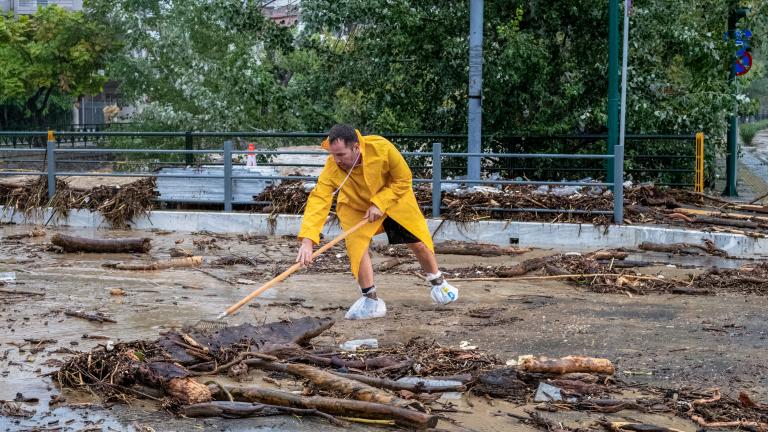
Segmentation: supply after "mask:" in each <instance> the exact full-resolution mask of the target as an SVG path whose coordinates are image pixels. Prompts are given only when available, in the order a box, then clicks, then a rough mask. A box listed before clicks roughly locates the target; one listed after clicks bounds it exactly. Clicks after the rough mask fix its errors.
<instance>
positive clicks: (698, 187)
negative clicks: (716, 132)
mask: <svg viewBox="0 0 768 432" xmlns="http://www.w3.org/2000/svg"><path fill="white" fill-rule="evenodd" d="M693 190H694V191H696V192H704V132H698V133H696V176H695V178H694V181H693Z"/></svg>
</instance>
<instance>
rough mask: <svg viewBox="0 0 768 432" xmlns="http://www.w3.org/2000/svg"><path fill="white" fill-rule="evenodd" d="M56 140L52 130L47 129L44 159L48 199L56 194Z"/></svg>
mask: <svg viewBox="0 0 768 432" xmlns="http://www.w3.org/2000/svg"><path fill="white" fill-rule="evenodd" d="M55 150H56V140H55V137H54V134H53V131H52V130H49V131H48V142H46V145H45V159H46V161H47V162H48V167H47V170H46V171H47V174H48V199H49V200H51V199H53V196H54V195H55V194H56V151H55Z"/></svg>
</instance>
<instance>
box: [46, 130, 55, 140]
mask: <svg viewBox="0 0 768 432" xmlns="http://www.w3.org/2000/svg"><path fill="white" fill-rule="evenodd" d="M55 139H56V138H55V137H54V135H53V131H52V130H48V141H53V140H55Z"/></svg>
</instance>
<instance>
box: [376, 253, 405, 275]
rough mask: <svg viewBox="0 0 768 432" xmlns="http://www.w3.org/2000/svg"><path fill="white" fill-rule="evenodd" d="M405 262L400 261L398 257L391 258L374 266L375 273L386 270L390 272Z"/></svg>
mask: <svg viewBox="0 0 768 432" xmlns="http://www.w3.org/2000/svg"><path fill="white" fill-rule="evenodd" d="M405 262H406V261H405V260H403V259H400V258H399V257H392V258H390V259H388V260H386V261H384V262H383V263H381V264H379V265H378V266H376V271H379V272H384V271H387V270H392V269H393V268H395V267H397V266H399V265H400V264H404V263H405Z"/></svg>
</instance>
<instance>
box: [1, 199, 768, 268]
mask: <svg viewBox="0 0 768 432" xmlns="http://www.w3.org/2000/svg"><path fill="white" fill-rule="evenodd" d="M0 208H2V207H0ZM49 217H50V210H46V211H45V212H40V214H36V215H33V216H32V217H30V218H28V219H25V218H24V217H23V215H19V214H12V212H11V211H9V209H5V208H2V214H1V216H0V221H2V222H6V223H7V222H13V223H18V224H42V223H45V222H46V221H47V220H48V218H49ZM52 223H55V224H56V225H59V226H70V227H77V228H105V229H106V228H108V226H107V224H106V223H105V222H104V220H103V218H102V217H101V215H99V214H98V213H92V212H90V211H84V210H75V211H72V212H70V215H69V217H68V218H67V219H66V220H58V221H53V222H52ZM300 223H301V216H298V215H279V216H277V217H275V218H274V219H270V217H269V215H266V214H256V213H223V212H188V211H162V210H158V211H153V212H151V213H150V215H149V216H148V217H142V218H140V219H139V220H137V221H136V223H135V224H134V225H133V227H134V228H136V229H143V230H148V229H160V230H168V231H185V232H186V231H189V232H192V231H203V230H206V231H211V232H218V233H234V232H238V233H249V234H265V235H276V236H280V235H295V234H296V233H297V232H298V230H299V225H300ZM428 223H429V227H430V230H431V231H432V232H433V235H434V239H435V241H436V242H439V241H446V240H459V241H477V242H484V243H493V244H498V245H503V246H509V245H510V244H513V245H518V246H524V247H525V246H527V247H539V248H557V249H568V250H573V251H591V250H596V249H601V248H620V247H624V248H634V247H637V246H638V245H639V244H640V243H642V242H646V241H649V242H654V243H664V244H668V243H695V244H699V243H701V241H702V239H709V240H712V241H713V242H714V243H715V245H717V247H719V248H721V249H723V250H725V251H726V252H728V254H729V255H731V256H734V257H738V258H765V257H766V256H768V239H755V238H751V237H747V236H743V235H738V234H727V233H709V232H703V231H696V230H688V229H682V228H672V227H664V226H653V225H646V226H639V225H611V226H594V225H589V224H570V223H556V224H550V223H541V222H507V221H479V222H471V223H456V222H451V221H443V220H440V219H428ZM339 232H340V230H339V227H338V225H337V224H333V225H331V226H326V228H325V230H324V235H326V236H331V237H332V236H335V235H337V234H338V233H339ZM374 242H377V243H385V242H386V236H383V235H381V236H376V237H375V238H374Z"/></svg>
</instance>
